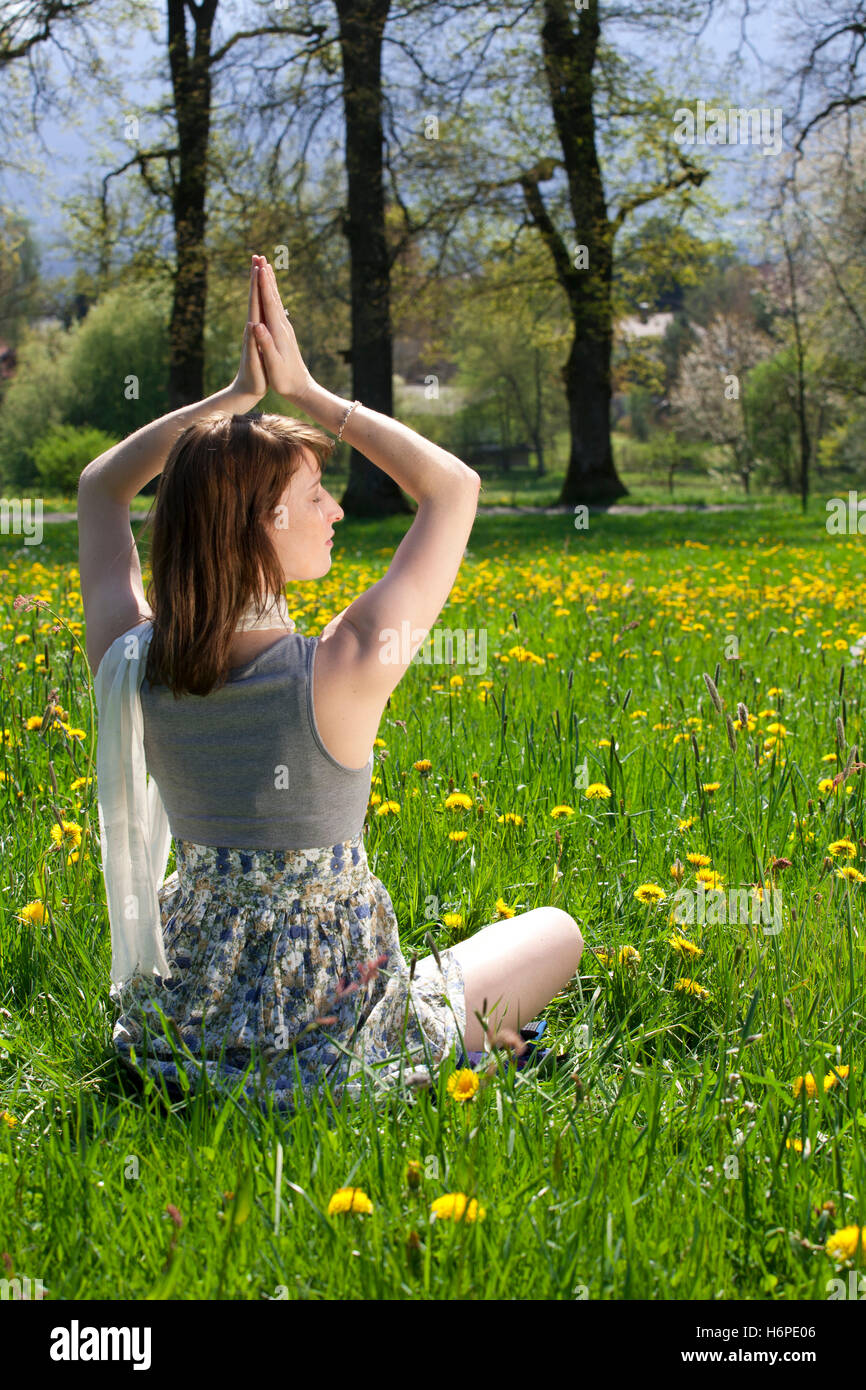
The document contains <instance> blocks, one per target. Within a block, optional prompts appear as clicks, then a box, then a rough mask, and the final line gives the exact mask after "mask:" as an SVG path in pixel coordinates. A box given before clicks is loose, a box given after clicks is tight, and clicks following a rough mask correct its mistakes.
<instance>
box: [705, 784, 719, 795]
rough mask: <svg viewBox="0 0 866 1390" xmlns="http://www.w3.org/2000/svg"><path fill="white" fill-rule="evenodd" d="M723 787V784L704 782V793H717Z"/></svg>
mask: <svg viewBox="0 0 866 1390" xmlns="http://www.w3.org/2000/svg"><path fill="white" fill-rule="evenodd" d="M721 785H722V784H721V782H704V791H705V792H711V793H712V792H717V791H718V790H719V787H720V786H721Z"/></svg>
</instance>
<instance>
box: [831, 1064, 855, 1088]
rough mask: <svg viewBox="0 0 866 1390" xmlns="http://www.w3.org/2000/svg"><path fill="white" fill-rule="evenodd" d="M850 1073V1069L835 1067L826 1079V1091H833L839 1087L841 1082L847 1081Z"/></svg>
mask: <svg viewBox="0 0 866 1390" xmlns="http://www.w3.org/2000/svg"><path fill="white" fill-rule="evenodd" d="M850 1071H851V1068H850V1067H836V1066H834V1067H833V1069H832V1071H828V1072H827V1075H826V1076H825V1077H824V1090H825V1091H832V1090H833V1089H834V1088H835V1087H836V1086H838V1085H839V1082H840V1081H847V1079H848V1075H849V1073H850Z"/></svg>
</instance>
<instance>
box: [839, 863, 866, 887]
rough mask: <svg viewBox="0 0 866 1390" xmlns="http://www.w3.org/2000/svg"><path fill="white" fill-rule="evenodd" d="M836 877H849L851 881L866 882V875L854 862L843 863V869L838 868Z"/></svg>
mask: <svg viewBox="0 0 866 1390" xmlns="http://www.w3.org/2000/svg"><path fill="white" fill-rule="evenodd" d="M836 877H837V878H844V879H847V880H848V882H849V883H866V875H864V874H861V872H860V870H859V869H855V868H854V865H853V864H843V866H842V868H841V869H837V870H836Z"/></svg>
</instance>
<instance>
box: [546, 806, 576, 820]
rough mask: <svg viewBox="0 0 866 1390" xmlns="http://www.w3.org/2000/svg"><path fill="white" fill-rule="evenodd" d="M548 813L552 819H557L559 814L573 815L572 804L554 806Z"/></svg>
mask: <svg viewBox="0 0 866 1390" xmlns="http://www.w3.org/2000/svg"><path fill="white" fill-rule="evenodd" d="M550 814H551V815H552V816H553V819H554V820H559V819H560V817H561V816H573V815H574V807H573V806H554V808H553V810H552V811H551V813H550Z"/></svg>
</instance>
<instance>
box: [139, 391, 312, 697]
mask: <svg viewBox="0 0 866 1390" xmlns="http://www.w3.org/2000/svg"><path fill="white" fill-rule="evenodd" d="M305 448H308V449H310V450H312V452H313V453H314V454H315V456H316V459H317V461H318V463H319V465H320V467H321V468H322V469H324V467H325V462H326V460H327V458H328V456H329V455H330V454H331V452H332V450H333V448H334V441H333V440H332V439H330V438H329V436H328V435H326V434H323V433H322V431H321V430H318V429H316V428H315V426H313V425H307V424H304V423H303V422H302V421H300V420H294V419H290V418H288V417H286V416H283V415H256V416H251V415H217V416H211V417H209V418H208V419H204V420H196V421H194V422H193V424H191V425H187V427H186V429H184V430H183V431H182V433H181V434H180V435H179V436H178V438H177V439H176V440H175V442H174V444H173V446H172V448H171V452H170V453H169V456H168V458H167V460H166V464H165V467H164V468H163V471H162V474H161V475H160V479H159V483H158V486H157V493H156V498H155V509H154V508H151V512H150V513H148V517H147V522H146V525H150V524H151V520H152V525H153V538H152V541H151V546H150V567H151V574H152V578H151V581H150V583H149V584H148V586H147V601H148V603H149V604H150V607H151V609H152V610H153V636H152V638H151V643H150V649H149V651H148V654H147V665H146V668H145V671H146V675H147V679H148V681H149V682H150V683H151V684H152V685H157V684H161V685H167V686H168V687H169V688H170V689H171V690H172V691H173V692H174V696H175V699H178V698H179V697H180V696H181V695H184V694H187V693H188V694H191V695H207V694H208V693H209V691H211V690H213V689H215V688H218V687H219V686H221V685H223V684H224V683H225V680H226V677H227V675H228V672H229V669H230V668H229V663H228V651H229V647H230V645H231V642H232V639H233V637H234V635H235V628H236V626H237V623H238V619H239V618H240V615H241V613H243V611H244V609H245V608H246V606H247V604H248V603H249V602H250V600H251V599H255V600H258V598H259V596H260V595H262V592H263V589H264V593H265V594H280V593H282V592H283V588H284V585H283V572H282V567H281V565H280V562H279V559H278V557H277V554H276V551H275V550H274V547H273V544H272V541H271V538H270V536H269V535H268V532H267V530H266V527H265V521H266V519H267V518H269V517H271V516H272V515H273V513H274V512H275V511H276V508H277V507H278V505H279V503H280V500H281V498H282V496H283V493H284V492H285V490H286V487H287V485H288V482H289V479H290V478H292V477H293V476H294V474H295V473H297V472H298V470H299V469H300V468H301V467H302V466H303V462H304V449H305ZM260 611H261V610H260Z"/></svg>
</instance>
